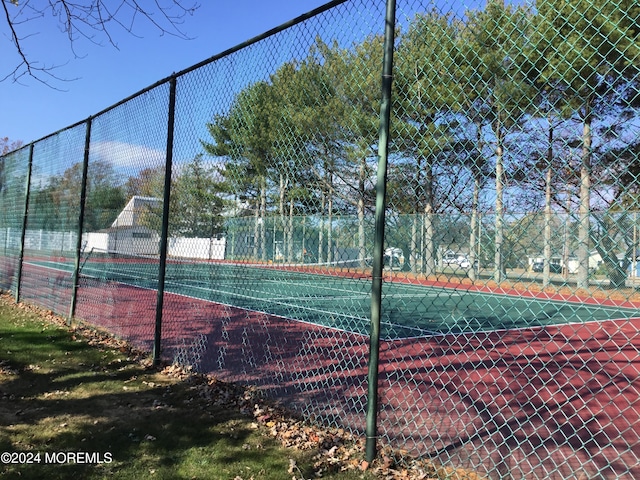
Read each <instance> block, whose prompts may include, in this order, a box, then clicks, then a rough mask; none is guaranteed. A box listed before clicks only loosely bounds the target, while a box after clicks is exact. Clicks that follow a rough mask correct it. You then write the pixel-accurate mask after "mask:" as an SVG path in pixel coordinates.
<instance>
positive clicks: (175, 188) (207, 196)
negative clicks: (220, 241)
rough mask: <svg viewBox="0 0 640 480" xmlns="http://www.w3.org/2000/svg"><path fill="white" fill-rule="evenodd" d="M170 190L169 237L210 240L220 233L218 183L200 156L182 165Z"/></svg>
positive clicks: (220, 203)
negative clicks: (170, 235)
mask: <svg viewBox="0 0 640 480" xmlns="http://www.w3.org/2000/svg"><path fill="white" fill-rule="evenodd" d="M171 188H172V191H171V206H170V210H171V222H170V227H171V234H172V235H176V236H181V237H199V238H212V237H214V236H215V235H217V234H220V233H222V228H223V221H222V209H223V201H222V196H221V195H220V193H221V192H220V188H219V182H218V180H217V178H216V172H215V170H214V169H213V168H211V167H207V165H206V164H205V163H204V162H203V161H202V154H199V155H196V157H195V158H194V159H193V161H191V162H189V163H188V164H186V165H184V166H182V168H181V169H180V172H179V174H178V175H177V177H176V178H174V179H173V182H172V187H171Z"/></svg>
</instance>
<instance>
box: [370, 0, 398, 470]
mask: <svg viewBox="0 0 640 480" xmlns="http://www.w3.org/2000/svg"><path fill="white" fill-rule="evenodd" d="M395 14H396V2H395V0H387V13H386V19H385V35H384V59H383V67H382V68H383V70H382V101H381V104H380V130H379V140H378V173H377V182H376V211H375V240H374V247H373V274H372V277H373V278H372V286H371V333H370V338H369V373H368V396H367V425H366V445H365V449H366V460H367V461H368V462H371V461H372V460H373V459H374V458H375V456H376V443H377V442H376V440H377V436H378V433H377V426H378V425H377V423H378V364H379V352H380V313H381V303H382V268H383V256H384V227H385V208H386V192H387V157H388V147H389V123H390V118H391V84H392V80H393V49H394V43H395V23H396V21H395V16H396V15H395Z"/></svg>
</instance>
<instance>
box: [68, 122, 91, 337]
mask: <svg viewBox="0 0 640 480" xmlns="http://www.w3.org/2000/svg"><path fill="white" fill-rule="evenodd" d="M90 147H91V117H89V118H88V119H87V130H86V133H85V138H84V157H83V160H82V162H83V163H82V184H81V186H80V212H79V214H78V239H77V241H76V258H75V263H74V267H73V284H72V287H71V288H72V291H71V306H70V307H69V319H68V320H67V324H68V325H69V326H70V325H71V322H72V320H73V317H74V315H75V313H76V304H77V295H78V279H79V277H80V255H81V254H82V230H83V229H84V211H85V201H86V198H87V170H88V169H89V150H90Z"/></svg>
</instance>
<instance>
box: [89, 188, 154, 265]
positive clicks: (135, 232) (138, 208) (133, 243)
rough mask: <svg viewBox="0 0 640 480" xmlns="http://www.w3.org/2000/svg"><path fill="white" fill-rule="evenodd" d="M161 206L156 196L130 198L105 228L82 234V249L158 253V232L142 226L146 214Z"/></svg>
mask: <svg viewBox="0 0 640 480" xmlns="http://www.w3.org/2000/svg"><path fill="white" fill-rule="evenodd" d="M161 206H162V201H161V200H160V199H158V198H154V197H141V196H134V197H131V200H129V203H127V205H126V206H125V207H124V208H123V209H122V211H121V212H120V214H119V215H118V216H117V218H116V219H115V220H114V221H113V223H112V224H111V226H110V227H109V228H106V229H104V230H100V231H98V232H89V233H85V234H84V235H83V239H82V240H83V244H84V250H85V251H88V250H92V249H93V250H98V251H106V252H119V253H126V254H133V255H158V254H159V253H160V235H159V234H158V232H156V231H155V230H153V229H151V228H149V227H147V226H146V225H144V219H145V215H148V214H149V213H151V214H157V212H158V210H159V209H160V207H161ZM146 218H148V217H146Z"/></svg>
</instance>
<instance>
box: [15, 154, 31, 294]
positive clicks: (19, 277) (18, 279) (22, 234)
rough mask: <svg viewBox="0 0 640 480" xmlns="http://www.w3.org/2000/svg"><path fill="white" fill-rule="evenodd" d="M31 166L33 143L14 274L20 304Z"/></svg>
mask: <svg viewBox="0 0 640 480" xmlns="http://www.w3.org/2000/svg"><path fill="white" fill-rule="evenodd" d="M32 166H33V143H32V144H31V145H29V164H28V166H27V181H26V185H25V187H24V188H25V193H24V209H23V211H22V231H21V232H20V255H19V257H18V267H17V268H18V271H17V272H16V292H15V295H14V296H15V297H16V303H17V302H20V282H21V280H22V263H23V262H24V239H25V237H26V234H27V215H28V214H29V194H30V192H31V168H32Z"/></svg>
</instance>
